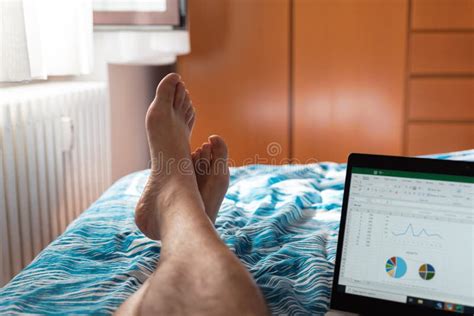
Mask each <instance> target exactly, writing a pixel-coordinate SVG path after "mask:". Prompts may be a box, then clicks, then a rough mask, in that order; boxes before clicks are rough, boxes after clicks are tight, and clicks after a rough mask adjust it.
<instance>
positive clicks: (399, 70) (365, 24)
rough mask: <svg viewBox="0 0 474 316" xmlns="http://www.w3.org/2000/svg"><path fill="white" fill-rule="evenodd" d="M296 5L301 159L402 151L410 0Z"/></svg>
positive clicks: (305, 0) (306, 0) (296, 143)
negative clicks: (354, 153)
mask: <svg viewBox="0 0 474 316" xmlns="http://www.w3.org/2000/svg"><path fill="white" fill-rule="evenodd" d="M294 4H295V7H294V38H293V41H294V45H293V58H294V66H293V77H294V86H293V91H294V95H293V102H292V106H293V113H294V116H293V121H292V125H293V131H294V133H293V137H292V142H293V151H294V157H295V158H296V159H297V160H299V161H305V160H306V159H308V158H315V159H318V160H332V161H340V162H341V161H345V160H346V159H347V156H348V155H349V154H350V153H351V152H366V153H380V154H401V153H402V138H403V119H404V85H405V70H406V49H407V47H406V42H407V25H408V22H407V19H408V7H407V5H408V1H407V0H384V1H380V0H294Z"/></svg>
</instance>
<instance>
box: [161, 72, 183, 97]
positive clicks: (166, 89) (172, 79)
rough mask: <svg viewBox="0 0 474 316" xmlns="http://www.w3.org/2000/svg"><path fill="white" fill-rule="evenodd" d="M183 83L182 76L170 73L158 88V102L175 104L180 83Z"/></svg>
mask: <svg viewBox="0 0 474 316" xmlns="http://www.w3.org/2000/svg"><path fill="white" fill-rule="evenodd" d="M180 81H181V76H180V75H178V74H176V73H170V74H168V75H167V76H166V77H164V78H163V79H162V80H161V82H160V83H159V84H158V88H156V98H157V100H158V101H163V102H165V103H169V104H170V105H171V104H173V101H174V96H175V93H176V88H177V84H178V82H180Z"/></svg>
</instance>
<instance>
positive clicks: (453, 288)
mask: <svg viewBox="0 0 474 316" xmlns="http://www.w3.org/2000/svg"><path fill="white" fill-rule="evenodd" d="M347 205H348V207H347V213H346V222H345V237H344V241H343V248H342V256H341V261H340V262H341V265H340V270H339V283H338V285H339V286H338V291H344V293H347V294H352V295H358V296H365V297H370V298H377V299H381V300H388V301H394V302H400V303H407V304H416V305H423V306H426V307H429V308H433V309H438V310H444V311H453V312H458V313H469V314H474V269H473V266H474V265H473V264H474V251H473V249H474V242H473V240H474V177H466V176H456V175H447V174H435V173H421V172H407V171H399V170H385V169H370V168H356V167H354V168H352V174H351V181H350V190H349V198H348V204H347Z"/></svg>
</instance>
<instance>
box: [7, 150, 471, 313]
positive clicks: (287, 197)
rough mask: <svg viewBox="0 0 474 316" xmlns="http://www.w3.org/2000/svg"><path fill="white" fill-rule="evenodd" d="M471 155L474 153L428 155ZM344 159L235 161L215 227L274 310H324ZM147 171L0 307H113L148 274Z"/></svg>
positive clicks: (118, 188) (62, 242)
mask: <svg viewBox="0 0 474 316" xmlns="http://www.w3.org/2000/svg"><path fill="white" fill-rule="evenodd" d="M431 157H433V158H440V159H459V160H473V161H474V150H470V151H463V152H456V153H450V154H443V155H435V156H431ZM345 170H346V169H345V165H344V164H336V163H318V164H310V165H291V166H262V165H251V166H246V167H240V168H233V169H232V171H231V185H230V188H229V191H228V193H227V195H226V198H225V200H224V203H223V205H222V208H221V210H220V215H219V217H218V219H217V222H216V228H217V230H218V232H219V234H220V236H221V238H222V240H224V242H225V243H226V244H227V245H228V246H229V248H230V249H231V250H232V251H233V252H234V253H235V254H236V255H237V256H238V257H239V258H240V260H241V262H242V263H243V264H244V265H245V266H246V267H247V268H248V270H249V271H250V272H251V273H252V275H253V277H254V278H255V280H256V282H257V284H258V285H259V286H260V288H261V290H262V291H263V294H264V296H265V298H266V300H267V302H268V305H269V307H270V309H271V311H272V313H273V314H276V315H307V314H312V315H322V314H324V313H325V312H326V311H327V310H328V308H329V300H330V288H331V283H332V276H333V267H334V261H335V254H336V245H337V235H338V229H339V220H340V209H341V200H342V195H343V187H344V178H345ZM147 175H148V171H142V172H138V173H134V174H131V175H128V176H126V177H125V178H123V179H121V180H119V181H118V182H117V183H115V184H114V185H113V186H112V187H111V188H110V189H108V190H107V192H105V193H104V194H103V196H102V197H101V198H100V199H99V200H98V201H96V202H95V203H94V204H93V205H92V206H91V207H90V208H89V209H87V210H86V211H85V212H84V213H83V214H82V215H81V216H80V217H79V218H78V219H76V220H75V221H74V222H73V223H72V224H71V225H69V227H68V229H67V230H66V232H65V233H64V234H62V235H61V236H60V237H59V238H57V239H56V240H55V241H54V242H53V243H51V244H50V245H49V246H48V247H47V248H46V249H45V250H43V251H42V252H41V253H40V254H39V255H38V256H37V258H36V259H35V260H34V261H33V262H32V263H31V264H30V265H29V266H28V267H27V268H26V269H24V270H23V271H22V272H21V273H20V274H19V275H17V276H16V277H15V278H14V279H13V280H12V281H11V282H10V283H9V284H8V285H7V286H5V287H4V288H3V289H1V290H0V314H1V315H4V314H15V313H35V314H60V315H63V314H94V315H102V314H103V315H106V314H111V313H113V312H114V311H115V310H116V309H117V308H118V306H119V305H120V304H121V303H122V302H123V301H124V300H125V299H127V297H129V296H130V295H131V294H132V293H134V292H135V291H136V290H137V289H138V287H139V286H140V285H141V284H142V283H143V282H144V281H145V280H146V279H147V278H148V276H149V275H150V274H151V273H152V272H153V271H154V269H155V267H156V264H157V262H158V260H159V258H160V248H161V247H160V242H156V241H152V240H150V239H148V238H146V237H145V236H144V235H143V234H142V233H141V232H140V231H139V230H138V229H137V227H136V225H135V223H134V220H133V218H134V216H133V213H134V207H135V204H136V203H137V200H138V198H139V196H140V193H141V192H142V189H143V187H144V184H145V181H146V178H147Z"/></svg>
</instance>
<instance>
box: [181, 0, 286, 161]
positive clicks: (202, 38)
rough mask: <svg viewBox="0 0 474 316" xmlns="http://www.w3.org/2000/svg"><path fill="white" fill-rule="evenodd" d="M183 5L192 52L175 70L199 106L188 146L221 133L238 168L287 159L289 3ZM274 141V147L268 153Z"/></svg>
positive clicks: (196, 0) (217, 0) (203, 0)
mask: <svg viewBox="0 0 474 316" xmlns="http://www.w3.org/2000/svg"><path fill="white" fill-rule="evenodd" d="M188 6H189V7H188V12H189V19H190V35H191V53H190V54H189V55H187V56H182V57H180V58H179V60H178V71H179V72H180V74H181V75H182V76H183V79H184V81H185V83H186V85H187V87H188V89H189V90H190V92H191V96H192V100H193V104H194V106H195V107H196V111H197V123H196V127H195V130H194V132H193V136H192V146H193V147H197V146H199V145H201V144H202V142H204V141H206V140H207V137H208V136H209V135H212V134H219V135H221V136H223V137H224V138H225V139H226V141H227V142H228V144H229V148H230V158H231V159H232V160H233V161H235V162H236V164H238V165H240V164H243V163H249V162H260V163H278V162H280V161H281V160H282V159H284V158H287V157H288V124H289V123H288V121H289V119H288V94H289V92H288V91H289V12H290V2H289V0H192V1H188ZM271 143H277V145H275V146H274V148H276V151H275V152H274V151H272V152H271V154H268V153H267V147H268V146H269V145H270V144H271ZM257 158H261V159H263V160H261V161H257Z"/></svg>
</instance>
